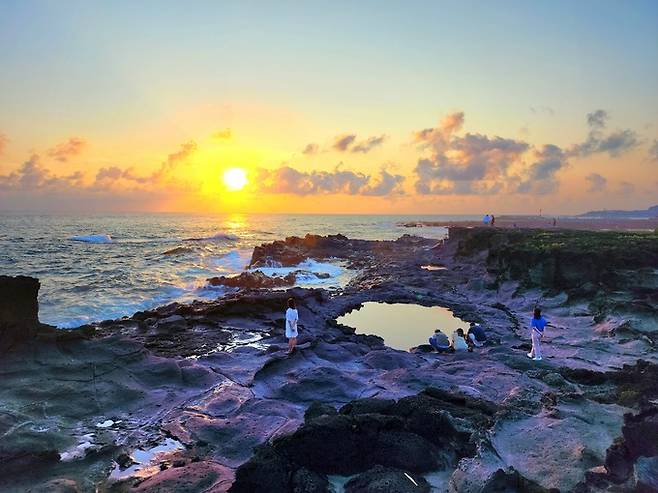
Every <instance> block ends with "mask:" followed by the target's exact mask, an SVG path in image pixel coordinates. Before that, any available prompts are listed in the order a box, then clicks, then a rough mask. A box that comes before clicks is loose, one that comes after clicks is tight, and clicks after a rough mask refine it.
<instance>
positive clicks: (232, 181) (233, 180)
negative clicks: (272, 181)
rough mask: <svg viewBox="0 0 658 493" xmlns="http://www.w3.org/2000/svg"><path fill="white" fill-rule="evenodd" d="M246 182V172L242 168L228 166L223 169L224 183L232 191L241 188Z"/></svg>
mask: <svg viewBox="0 0 658 493" xmlns="http://www.w3.org/2000/svg"><path fill="white" fill-rule="evenodd" d="M246 184H247V172H246V171H245V170H243V169H242V168H229V169H227V170H226V171H224V185H226V188H228V189H229V190H231V191H232V192H236V191H238V190H242V189H243V188H244V186H245V185H246Z"/></svg>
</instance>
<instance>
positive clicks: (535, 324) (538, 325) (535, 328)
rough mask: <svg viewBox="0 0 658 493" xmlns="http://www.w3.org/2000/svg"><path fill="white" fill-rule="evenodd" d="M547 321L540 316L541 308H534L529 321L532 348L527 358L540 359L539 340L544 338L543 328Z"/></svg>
mask: <svg viewBox="0 0 658 493" xmlns="http://www.w3.org/2000/svg"><path fill="white" fill-rule="evenodd" d="M546 325H548V322H547V321H546V319H545V318H544V317H542V314H541V310H540V309H539V308H535V312H534V314H533V316H532V320H531V321H530V330H531V332H532V349H531V350H530V352H529V353H528V358H531V359H532V360H533V361H541V359H542V358H541V340H542V339H543V338H544V329H545V328H546Z"/></svg>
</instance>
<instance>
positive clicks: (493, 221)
mask: <svg viewBox="0 0 658 493" xmlns="http://www.w3.org/2000/svg"><path fill="white" fill-rule="evenodd" d="M495 223H496V216H494V215H493V214H491V223H490V224H491V225H492V226H493V225H494V224H495Z"/></svg>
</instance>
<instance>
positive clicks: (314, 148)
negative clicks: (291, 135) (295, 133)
mask: <svg viewBox="0 0 658 493" xmlns="http://www.w3.org/2000/svg"><path fill="white" fill-rule="evenodd" d="M319 151H320V146H319V145H317V144H308V145H307V146H306V147H304V150H303V151H302V154H306V155H307V156H313V155H315V154H317V153H318V152H319Z"/></svg>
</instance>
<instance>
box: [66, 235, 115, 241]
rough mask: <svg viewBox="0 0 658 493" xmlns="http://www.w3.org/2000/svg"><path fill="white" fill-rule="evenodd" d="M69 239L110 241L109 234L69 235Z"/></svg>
mask: <svg viewBox="0 0 658 493" xmlns="http://www.w3.org/2000/svg"><path fill="white" fill-rule="evenodd" d="M69 240H71V241H82V242H84V243H112V238H111V237H110V235H80V236H71V237H70V238H69Z"/></svg>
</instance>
